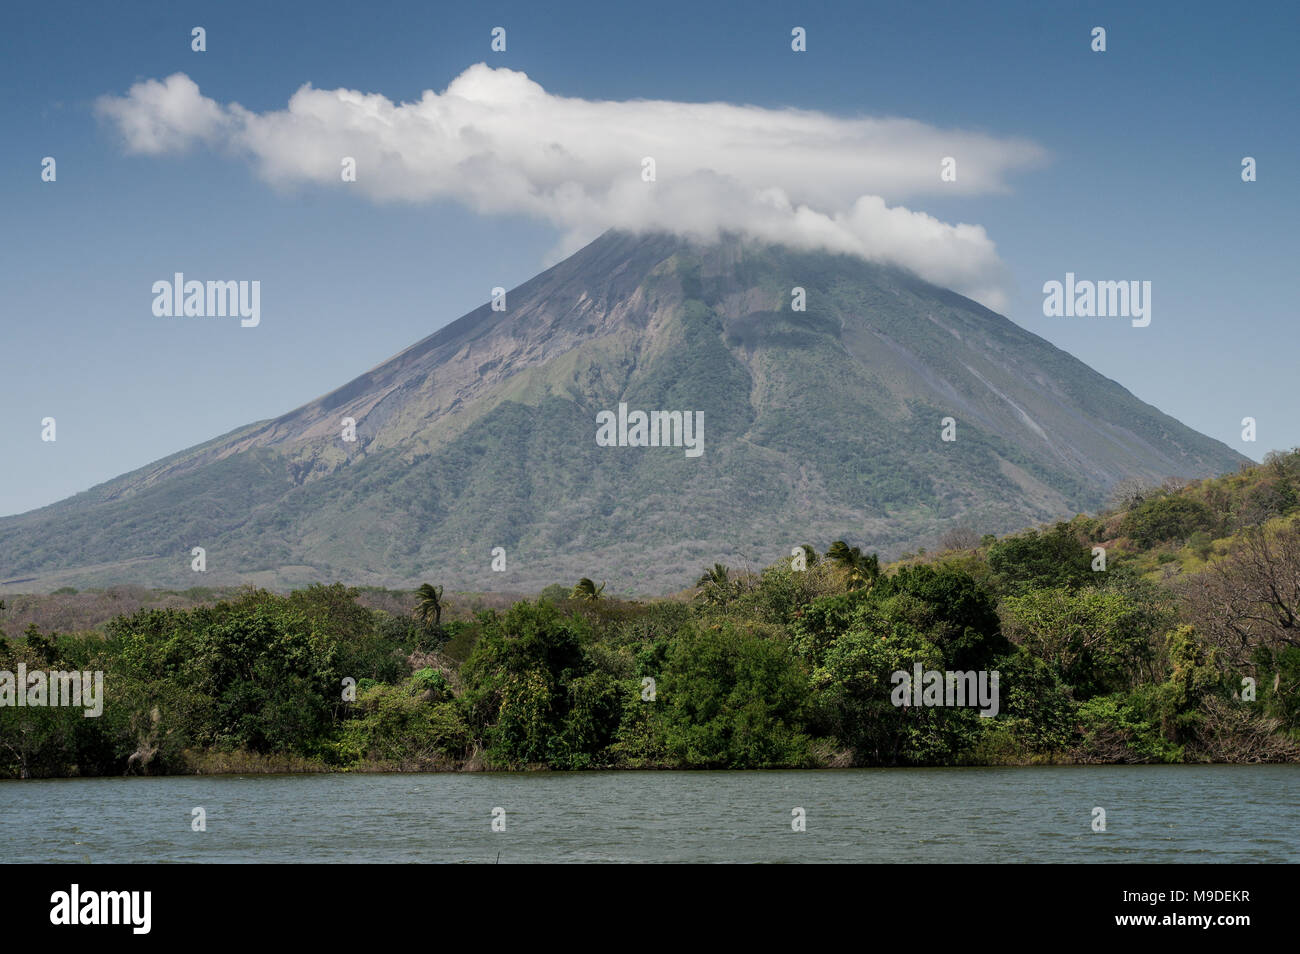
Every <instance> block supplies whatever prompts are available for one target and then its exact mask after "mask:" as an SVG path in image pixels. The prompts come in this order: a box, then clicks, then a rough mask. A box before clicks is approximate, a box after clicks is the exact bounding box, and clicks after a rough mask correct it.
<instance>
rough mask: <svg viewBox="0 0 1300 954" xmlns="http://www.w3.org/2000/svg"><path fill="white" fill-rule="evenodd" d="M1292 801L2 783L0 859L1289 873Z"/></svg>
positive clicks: (976, 785)
mask: <svg viewBox="0 0 1300 954" xmlns="http://www.w3.org/2000/svg"><path fill="white" fill-rule="evenodd" d="M1298 783H1300V766H1296V765H1285V766H1086V767H1083V766H1078V767H1076V766H1070V767H1035V768H952V769H946V768H938V769H858V770H839V771H798V772H624V771H619V772H603V773H597V772H586V773H529V774H483V773H463V774H439V775H270V776H237V775H232V776H209V777H184V778H111V779H59V780H37V781H11V782H0V859H3V860H4V861H11V862H12V861H26V862H32V861H35V862H46V861H56V862H79V861H90V862H495V861H496V860H497V859H498V857H499V858H500V861H501V862H502V863H505V862H574V861H601V862H621V861H628V862H630V861H658V862H669V861H671V862H746V861H761V862H859V861H868V862H914V861H921V862H1068V863H1080V862H1083V863H1092V862H1295V861H1300V847H1298V844H1300V798H1298V797H1297V790H1298ZM195 807H202V808H203V809H204V810H205V812H206V816H207V831H206V832H196V831H192V830H191V819H192V817H193V816H192V810H193V809H194V808H195ZM1094 807H1101V808H1104V809H1105V810H1106V831H1105V832H1104V833H1101V832H1094V831H1093V830H1092V819H1093V808H1094ZM495 808H501V809H504V812H505V831H504V832H494V831H492V827H491V824H492V818H493V809H495ZM793 808H803V809H804V811H805V814H806V819H807V821H806V825H807V830H806V831H803V832H795V831H792V830H791V820H792V815H791V809H793Z"/></svg>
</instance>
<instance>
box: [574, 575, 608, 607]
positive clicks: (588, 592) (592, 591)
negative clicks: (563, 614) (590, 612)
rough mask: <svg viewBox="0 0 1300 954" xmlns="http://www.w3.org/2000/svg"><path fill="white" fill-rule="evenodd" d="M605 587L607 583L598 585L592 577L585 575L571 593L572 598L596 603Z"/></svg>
mask: <svg viewBox="0 0 1300 954" xmlns="http://www.w3.org/2000/svg"><path fill="white" fill-rule="evenodd" d="M604 589H605V584H604V583H602V584H600V586H597V585H596V584H595V583H594V582H593V581H592V580H591V579H590V578H588V577H585V576H584V577H583V578H582V579H580V580H579V581H578V583H577V585H576V586H574V588H573V592H572V593H570V594H569V598H570V599H574V600H582V601H583V602H584V603H594V602H596V600H598V599H600V594H601V592H602V591H603V590H604Z"/></svg>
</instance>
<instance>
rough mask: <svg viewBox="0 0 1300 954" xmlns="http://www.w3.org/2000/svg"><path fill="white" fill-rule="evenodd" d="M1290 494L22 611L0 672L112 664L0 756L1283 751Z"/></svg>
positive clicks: (750, 760)
mask: <svg viewBox="0 0 1300 954" xmlns="http://www.w3.org/2000/svg"><path fill="white" fill-rule="evenodd" d="M1297 486H1300V454H1291V455H1282V456H1277V457H1274V458H1272V459H1270V460H1269V461H1268V462H1267V463H1266V464H1264V465H1261V466H1259V467H1257V468H1254V469H1252V470H1249V471H1247V472H1244V473H1243V474H1239V475H1230V476H1229V477H1225V478H1220V479H1218V480H1216V481H1205V482H1201V483H1199V484H1194V485H1187V486H1184V485H1170V486H1165V487H1158V488H1142V487H1132V486H1130V487H1125V488H1121V490H1122V491H1123V493H1124V495H1125V499H1124V500H1122V501H1121V502H1119V503H1118V505H1117V506H1116V508H1115V509H1114V510H1112V511H1108V512H1106V513H1103V514H1101V515H1099V516H1097V517H1078V518H1076V519H1075V520H1073V521H1070V522H1063V523H1059V524H1057V525H1055V526H1053V527H1046V528H1040V529H1038V530H1034V531H1028V532H1025V533H1021V534H1016V535H1014V536H1010V537H1007V538H1004V539H1001V540H995V539H992V538H989V537H985V538H983V539H980V538H978V537H977V536H976V535H975V534H973V533H972V532H970V531H968V530H967V531H963V532H959V533H953V534H950V535H949V537H948V538H947V539H948V541H949V546H948V547H947V548H945V549H943V550H942V551H941V552H939V553H937V554H931V555H929V556H924V557H913V558H910V559H907V560H904V561H900V562H899V563H897V564H895V565H893V566H882V565H881V563H880V561H879V560H878V559H877V558H876V556H875V555H874V554H868V553H866V552H865V551H864V549H863V548H862V547H861V546H858V545H850V544H849V543H848V542H846V541H835V542H833V543H832V544H830V545H829V546H828V547H827V549H826V551H825V553H824V554H823V553H819V552H818V551H817V549H816V548H814V547H813V546H811V545H805V546H803V547H802V548H799V550H800V553H801V554H802V556H801V557H800V556H799V555H798V554H796V555H794V556H792V557H791V558H788V559H784V560H782V561H780V562H778V563H776V564H774V565H772V566H770V567H768V568H766V569H764V570H762V571H759V572H741V571H736V570H734V569H732V568H729V567H726V566H724V565H721V564H715V565H714V566H712V567H709V568H708V569H706V570H705V571H704V572H703V573H702V574H701V575H700V577H699V579H698V582H697V585H696V586H695V587H694V588H693V590H692V591H691V592H690V593H689V594H683V596H682V598H678V599H664V600H656V601H630V600H619V599H615V598H612V597H610V596H608V595H606V594H605V592H604V589H605V587H604V584H603V583H602V584H600V585H597V584H596V583H595V582H594V581H593V580H591V579H583V580H581V581H579V582H578V584H577V585H576V586H573V587H567V586H558V585H557V586H554V587H548V588H547V590H545V591H543V593H542V594H540V595H539V596H538V598H537V599H534V600H524V601H520V602H518V603H516V604H514V605H513V606H511V607H510V608H509V609H507V610H504V611H484V612H479V613H477V614H474V615H472V616H471V615H469V614H460V615H459V616H458V615H457V613H455V612H454V610H455V605H454V604H455V599H454V596H453V597H451V598H449V599H448V600H446V601H444V596H443V592H442V590H441V588H438V587H435V586H433V585H426V586H424V587H421V589H420V591H419V592H418V594H417V601H416V603H415V606H414V610H413V612H411V613H409V614H399V613H388V612H384V611H382V610H372V609H367V608H365V607H363V606H361V605H360V604H359V603H358V600H357V596H358V594H357V592H356V591H355V590H350V589H348V588H346V587H344V586H342V585H341V584H334V585H330V586H323V585H316V586H312V587H309V588H308V589H306V590H302V591H298V592H295V593H292V594H289V595H287V596H286V595H277V594H273V593H269V592H265V591H258V590H249V591H246V592H244V593H243V594H242V595H240V596H239V597H238V598H235V599H230V600H226V601H223V602H219V603H216V604H215V605H211V606H201V607H198V608H195V609H188V610H158V609H145V610H140V611H139V612H135V613H133V614H130V615H124V616H121V617H119V618H117V619H114V620H113V621H112V622H111V623H109V624H108V625H107V626H106V627H105V629H104V631H103V632H89V633H73V634H55V633H43V632H41V631H40V630H38V629H37V628H35V627H34V626H33V627H29V629H28V630H27V632H26V633H25V634H24V635H22V636H20V637H13V638H10V639H7V640H6V639H0V671H15V670H16V669H17V668H18V666H19V664H22V665H23V666H25V667H26V668H27V669H28V670H29V671H31V670H37V669H40V670H79V671H90V670H100V671H103V672H104V674H105V686H106V702H105V706H104V712H103V715H102V716H100V717H98V718H85V717H84V716H83V713H82V711H81V710H79V709H75V708H41V707H21V708H20V707H16V706H12V705H5V706H0V776H9V777H15V776H22V777H28V776H33V777H34V776H46V775H71V774H82V775H97V774H122V773H124V772H140V773H167V772H187V771H196V770H205V766H208V767H210V766H211V765H213V764H216V763H214V762H213V761H212V759H213V756H214V753H220V754H224V755H225V756H227V757H228V758H227V759H226V760H225V761H222V762H220V763H219V764H222V765H235V766H245V767H246V766H251V765H258V764H262V765H265V764H270V763H266V762H264V761H263V762H258V761H256V760H258V759H263V760H264V759H266V758H270V757H275V758H281V759H292V760H294V764H295V765H297V766H300V767H307V768H319V769H338V770H347V769H403V770H415V769H455V768H521V767H529V766H547V767H551V768H557V769H588V768H615V767H699V768H757V767H776V766H850V765H931V764H1010V763H1017V764H1023V763H1031V762H1047V761H1070V762H1178V761H1189V762H1190V761H1273V760H1284V759H1296V758H1297V757H1300V744H1298V743H1300V497H1298V496H1297V494H1296V493H1295V489H1294V488H1295V487H1297ZM1098 548H1100V549H1101V550H1103V551H1104V553H1105V560H1104V561H1103V562H1104V568H1099V566H1098V560H1097V554H1098ZM918 665H919V666H920V667H921V670H922V671H939V672H953V671H955V672H983V673H990V672H997V673H998V674H999V677H1000V681H999V691H1000V700H999V705H998V707H997V713H996V715H992V716H991V717H987V718H986V717H983V716H981V714H980V712H979V711H978V709H977V707H976V706H973V705H953V706H949V705H937V706H936V705H914V704H910V703H911V701H912V700H911V699H910V698H909V697H905V698H904V704H899V701H898V698H897V697H896V695H895V694H894V683H895V681H896V677H895V676H894V674H895V673H899V672H907V673H911V672H915V671H916V667H917V666H918ZM232 760H233V761H232ZM241 760H244V761H241ZM275 764H281V763H275Z"/></svg>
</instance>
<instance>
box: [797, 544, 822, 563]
mask: <svg viewBox="0 0 1300 954" xmlns="http://www.w3.org/2000/svg"><path fill="white" fill-rule="evenodd" d="M799 546H800V547H801V548H802V549H803V555H804V563H806V564H807V565H808V566H816V565H817V559H818V557H817V551H816V550H815V549H813V545H812V544H811V543H801V544H799Z"/></svg>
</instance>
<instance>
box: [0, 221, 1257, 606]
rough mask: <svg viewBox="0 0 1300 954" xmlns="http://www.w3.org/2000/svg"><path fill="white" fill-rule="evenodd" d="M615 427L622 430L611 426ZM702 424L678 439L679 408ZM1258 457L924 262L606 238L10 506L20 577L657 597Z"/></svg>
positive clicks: (6, 527) (921, 539)
mask: <svg viewBox="0 0 1300 954" xmlns="http://www.w3.org/2000/svg"><path fill="white" fill-rule="evenodd" d="M800 304H802V306H803V308H802V309H799V308H798V307H797V306H798V305H800ZM629 409H631V410H629ZM638 413H639V414H643V415H644V416H645V420H644V429H643V430H638V427H639V426H641V425H642V419H641V418H640V417H635V414H638ZM674 414H676V415H678V416H677V417H673V415H674ZM620 415H621V416H620ZM655 415H659V416H658V417H656V416H655ZM611 420H615V421H616V422H617V423H616V424H614V425H613V427H614V430H612V431H609V430H607V431H606V437H607V438H609V437H611V435H612V436H615V437H618V438H620V439H621V440H611V439H605V440H598V436H599V434H600V430H601V427H605V428H608V427H609V426H610V423H609V422H610V421H611ZM349 422H351V423H349ZM600 422H603V424H602V423H600ZM697 422H698V423H699V425H700V433H699V434H697V435H694V436H693V438H692V439H696V438H698V440H699V445H700V451H699V453H695V454H692V453H690V449H689V446H687V452H685V453H684V452H683V444H682V443H677V444H673V442H672V438H673V437H674V431H673V428H674V427H678V428H680V426H681V424H682V423H689V424H691V425H694V424H695V423H697ZM652 432H653V434H652ZM651 436H653V437H655V438H658V437H664V438H665V440H663V441H656V442H655V443H651V441H650V437H651ZM677 436H680V435H677ZM348 438H352V439H348ZM642 440H644V443H642V442H641V441H642ZM1244 460H1245V458H1243V457H1241V456H1240V455H1239V454H1237V453H1235V452H1234V451H1232V450H1231V449H1229V448H1228V447H1227V446H1225V445H1223V444H1221V443H1219V442H1218V441H1215V440H1212V439H1210V438H1208V437H1205V436H1204V435H1202V434H1199V433H1197V432H1195V431H1193V430H1191V429H1190V428H1188V427H1186V426H1184V425H1183V424H1180V423H1179V422H1178V421H1176V420H1174V419H1173V418H1172V417H1169V416H1168V415H1166V414H1163V413H1161V412H1160V411H1159V410H1157V409H1156V408H1154V407H1151V406H1150V405H1148V404H1144V403H1143V402H1141V401H1139V400H1138V399H1137V398H1136V397H1134V396H1133V395H1132V394H1130V393H1129V392H1128V391H1127V390H1125V389H1124V388H1123V387H1121V386H1120V385H1119V384H1117V383H1115V382H1114V381H1111V380H1109V379H1108V378H1105V377H1103V376H1102V375H1100V374H1098V373H1097V372H1095V371H1093V370H1092V369H1090V368H1089V367H1087V366H1086V365H1084V364H1083V363H1082V362H1080V361H1078V360H1076V359H1075V358H1073V357H1071V356H1070V355H1069V354H1066V353H1065V352H1063V351H1061V350H1060V349H1058V348H1056V347H1054V346H1052V345H1051V344H1049V343H1047V342H1046V341H1044V340H1043V339H1041V338H1039V337H1037V336H1036V335H1034V334H1032V333H1030V332H1029V331H1026V330H1025V329H1023V328H1021V327H1020V326H1018V325H1016V324H1015V323H1013V322H1011V321H1009V320H1008V319H1006V318H1004V317H1002V316H1000V315H998V314H996V313H994V312H992V311H990V310H988V309H987V308H984V307H982V306H980V305H979V304H977V303H975V302H974V301H971V300H970V299H967V298H964V297H962V296H961V295H958V294H956V293H954V292H951V291H947V290H945V289H943V288H939V287H936V286H934V285H931V284H928V283H927V282H924V281H922V280H920V279H919V278H917V277H915V276H914V275H912V274H910V273H908V272H905V271H901V270H899V269H896V268H893V267H888V266H884V265H878V264H873V263H870V262H867V261H864V260H861V259H859V258H855V257H850V256H844V255H836V254H831V253H826V252H809V251H796V250H792V249H789V248H784V247H780V246H773V245H768V244H764V243H759V242H754V241H749V240H743V239H740V238H736V237H730V238H725V239H723V240H721V241H718V242H715V243H710V244H702V243H696V242H692V241H690V240H687V239H684V238H680V237H675V236H668V235H662V234H651V235H633V234H629V233H623V232H617V231H615V232H607V233H606V234H604V235H602V236H601V237H600V238H598V239H597V240H595V241H594V242H592V243H591V244H589V245H587V246H586V247H585V248H583V249H581V250H580V251H578V252H577V253H575V254H574V255H572V256H571V257H569V258H568V259H566V260H564V261H563V262H561V263H559V264H558V265H555V266H554V267H552V268H550V269H547V270H546V271H544V272H542V273H541V274H539V275H537V276H536V277H534V278H533V279H531V280H529V281H528V282H525V283H524V284H523V285H521V286H519V287H518V288H515V289H513V290H511V291H509V292H508V293H507V294H506V295H505V297H504V300H503V301H498V302H497V303H496V304H495V306H494V304H493V303H488V304H485V305H484V306H483V307H481V308H478V309H476V310H475V311H472V312H470V313H469V314H467V315H465V316H464V317H462V318H460V319H458V320H456V321H453V322H452V323H451V324H449V325H447V326H446V327H443V328H442V329H441V330H439V331H437V332H435V333H434V334H432V335H430V336H429V337H427V338H425V339H424V340H423V341H420V342H418V343H417V344H414V345H412V346H411V347H410V348H408V349H406V350H405V351H403V352H401V353H400V354H398V355H396V356H395V357H393V358H392V359H390V360H388V361H386V362H384V363H383V364H381V365H379V366H378V367H376V368H374V369H372V370H370V371H368V372H366V373H365V374H362V375H361V376H360V377H357V378H356V379H355V380H353V381H350V382H349V383H347V384H345V385H344V386H343V387H341V388H339V389H337V390H335V391H332V392H330V393H329V394H326V395H325V396H323V397H321V398H318V399H317V400H314V401H312V402H310V403H308V404H305V405H303V406H302V407H300V408H298V409H297V410H294V411H292V412H290V413H288V414H285V415H283V416H282V417H278V418H275V419H273V420H266V421H261V422H258V423H255V424H250V425H248V426H246V427H242V428H240V429H238V430H236V431H233V432H231V433H229V434H226V435H224V436H221V437H218V438H216V439H214V440H211V441H208V442H207V443H205V444H201V445H199V446H197V447H192V448H190V449H188V450H184V451H181V452H180V453H177V454H174V455H172V456H170V457H167V458H165V459H163V460H160V461H158V462H156V463H154V464H150V465H149V466H147V467H143V468H141V469H139V470H136V471H134V472H132V473H128V474H125V475H123V476H121V477H118V478H116V479H114V480H111V481H108V482H107V483H104V484H101V485H99V486H97V487H94V488H92V489H91V490H89V491H86V492H85V493H81V494H77V495H76V496H75V497H71V498H69V499H67V500H64V501H61V502H59V503H56V504H53V505H51V506H48V507H44V508H42V509H39V510H34V511H31V512H30V513H26V514H21V515H18V516H13V517H7V518H3V519H0V579H3V580H15V579H23V580H25V582H24V583H23V584H22V587H21V588H22V589H24V590H42V589H53V588H55V587H59V586H65V585H79V586H95V585H106V584H119V583H135V584H143V585H150V586H165V587H190V586H194V585H196V584H197V583H202V584H204V585H226V584H234V583H245V582H246V583H254V584H257V585H262V586H269V587H273V588H283V587H289V586H295V585H301V584H303V583H307V582H312V581H322V580H334V579H339V580H343V581H345V582H347V583H350V584H354V585H388V586H410V585H413V584H414V583H416V582H419V581H426V580H433V581H436V582H438V583H441V584H444V585H446V586H447V587H448V588H449V589H459V590H475V591H489V590H491V591H516V592H518V591H527V590H532V589H536V588H539V587H541V586H544V585H546V584H549V583H554V582H561V583H566V584H571V583H572V582H573V581H574V580H576V579H577V578H578V577H582V576H589V577H592V578H594V579H597V580H607V581H609V588H610V591H611V592H620V593H627V594H647V595H648V594H654V593H662V592H666V591H670V590H674V589H678V588H680V587H682V586H684V585H687V584H689V583H690V582H691V581H693V580H694V578H695V577H697V576H698V574H699V571H700V568H701V567H702V566H704V565H707V564H711V563H713V562H715V561H717V562H723V563H728V564H731V565H750V566H755V567H757V566H762V565H766V564H768V563H771V562H774V561H775V560H777V559H780V558H782V557H784V556H788V555H789V553H790V550H791V548H792V547H794V546H796V545H798V544H802V543H812V544H814V545H815V546H817V547H818V548H824V547H825V545H826V544H827V543H829V542H830V541H831V540H835V539H840V538H843V539H845V540H847V541H849V542H850V543H852V544H857V545H862V546H864V547H865V548H867V549H869V550H874V551H878V552H880V554H881V555H882V556H884V557H891V556H897V555H898V554H900V553H902V552H904V551H907V550H912V549H915V548H917V547H920V546H932V545H933V544H934V541H935V540H936V539H937V538H938V536H939V535H940V534H942V533H943V532H944V531H945V530H947V529H949V528H952V527H954V526H958V525H964V526H968V527H970V528H972V529H974V530H976V531H978V532H980V533H1002V532H1007V531H1011V530H1015V529H1019V528H1021V527H1024V526H1026V525H1029V524H1033V523H1037V522H1042V521H1046V520H1050V519H1054V518H1059V517H1066V516H1072V515H1073V514H1075V513H1077V512H1081V511H1086V510H1090V509H1096V508H1097V507H1098V506H1099V505H1101V504H1102V502H1103V501H1104V500H1105V498H1106V496H1107V493H1108V491H1109V489H1110V488H1111V487H1112V485H1114V484H1115V483H1116V482H1117V481H1119V480H1122V479H1124V478H1129V477H1138V478H1142V479H1146V480H1150V481H1156V480H1160V479H1162V478H1165V477H1170V476H1177V477H1185V478H1195V477H1204V476H1209V475H1214V474H1219V473H1223V472H1225V471H1229V470H1235V469H1236V468H1237V467H1238V466H1239V464H1240V463H1241V462H1242V461H1244ZM194 547H203V548H204V550H205V560H206V567H207V569H206V571H205V572H204V573H202V574H198V573H195V572H194V571H193V570H192V568H191V551H192V548H194ZM496 548H503V549H504V566H505V569H504V570H494V569H493V562H494V560H493V555H494V553H493V552H494V550H496ZM497 554H498V557H499V556H500V551H497ZM496 563H497V565H498V566H500V565H501V563H502V561H501V559H499V558H498V559H497V560H496Z"/></svg>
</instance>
